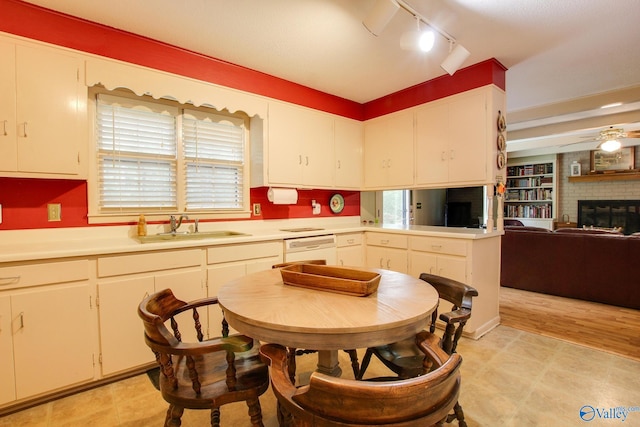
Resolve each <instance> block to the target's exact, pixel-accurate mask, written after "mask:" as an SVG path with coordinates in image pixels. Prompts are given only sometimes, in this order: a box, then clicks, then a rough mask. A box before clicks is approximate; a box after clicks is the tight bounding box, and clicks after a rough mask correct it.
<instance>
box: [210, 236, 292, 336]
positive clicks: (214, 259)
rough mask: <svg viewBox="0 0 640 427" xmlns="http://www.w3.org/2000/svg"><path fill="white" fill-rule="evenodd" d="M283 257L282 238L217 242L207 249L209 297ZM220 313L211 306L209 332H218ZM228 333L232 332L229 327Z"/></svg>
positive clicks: (220, 322)
mask: <svg viewBox="0 0 640 427" xmlns="http://www.w3.org/2000/svg"><path fill="white" fill-rule="evenodd" d="M282 260H283V247H282V241H281V240H278V241H270V242H260V243H246V244H240V245H221V246H214V247H210V248H208V249H207V288H208V291H209V296H216V295H217V294H218V291H219V290H220V288H221V287H222V286H223V285H224V284H225V283H227V282H230V281H232V280H234V279H237V278H239V277H242V276H245V275H247V274H251V273H256V272H258V271H263V270H268V269H270V268H271V267H272V266H273V265H274V264H279V263H281V262H282ZM221 324H222V312H221V311H220V310H218V309H217V308H216V307H211V308H210V312H209V335H210V336H219V335H220V333H221V330H220V325H221ZM232 332H235V331H233V330H232Z"/></svg>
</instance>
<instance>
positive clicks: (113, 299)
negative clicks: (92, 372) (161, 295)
mask: <svg viewBox="0 0 640 427" xmlns="http://www.w3.org/2000/svg"><path fill="white" fill-rule="evenodd" d="M153 292H154V278H153V276H145V277H138V278H133V279H122V280H114V281H108V282H107V281H105V282H102V283H98V297H99V304H100V305H99V313H100V344H101V356H102V374H103V375H111V374H114V373H117V372H120V371H123V370H126V369H130V368H134V367H136V366H141V365H144V364H147V363H151V362H153V361H154V360H155V357H154V355H153V352H152V351H151V349H150V348H149V347H148V346H147V345H146V344H145V342H144V327H143V326H142V320H140V317H138V312H137V307H138V305H139V304H140V301H142V300H143V299H144V298H145V297H146V296H147V295H151V294H152V293H153Z"/></svg>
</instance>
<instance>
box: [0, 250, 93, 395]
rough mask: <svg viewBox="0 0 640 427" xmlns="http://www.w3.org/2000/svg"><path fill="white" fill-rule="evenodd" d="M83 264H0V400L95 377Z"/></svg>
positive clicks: (90, 310)
mask: <svg viewBox="0 0 640 427" xmlns="http://www.w3.org/2000/svg"><path fill="white" fill-rule="evenodd" d="M88 266H89V263H88V261H87V260H69V261H51V262H38V263H28V262H26V263H15V264H3V265H2V266H0V285H2V289H3V292H2V293H0V308H1V311H0V328H2V330H0V353H1V354H2V367H1V368H0V372H2V373H3V374H6V377H5V376H3V377H2V386H0V387H1V388H0V389H1V391H0V396H1V397H0V402H4V403H8V402H11V400H13V399H25V398H29V397H31V396H35V395H38V394H41V393H46V392H50V391H53V390H56V389H59V388H63V387H67V386H72V385H77V384H80V383H85V382H89V381H91V380H93V379H94V361H95V351H94V350H95V348H96V343H97V335H96V333H95V329H94V328H95V322H94V321H93V319H94V316H95V312H94V307H95V305H94V304H93V302H92V299H93V298H92V297H93V293H92V291H91V286H90V284H89V280H88V279H89V268H88ZM5 371H6V372H5Z"/></svg>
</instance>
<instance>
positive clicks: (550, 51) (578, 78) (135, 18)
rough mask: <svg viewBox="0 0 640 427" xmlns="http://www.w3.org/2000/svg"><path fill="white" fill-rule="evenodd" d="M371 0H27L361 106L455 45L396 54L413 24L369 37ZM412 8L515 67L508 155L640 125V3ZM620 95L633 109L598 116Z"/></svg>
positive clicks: (401, 20)
mask: <svg viewBox="0 0 640 427" xmlns="http://www.w3.org/2000/svg"><path fill="white" fill-rule="evenodd" d="M375 1H376V0H182V1H176V0H110V1H86V0H29V1H28V2H29V3H33V4H37V5H40V6H43V7H46V8H49V9H53V10H57V11H60V12H64V13H67V14H70V15H73V16H77V17H81V18H84V19H87V20H90V21H94V22H98V23H102V24H105V25H108V26H111V27H115V28H118V29H122V30H125V31H130V32H132V33H136V34H140V35H144V36H147V37H150V38H152V39H156V40H160V41H163V42H166V43H169V44H172V45H176V46H180V47H183V48H186V49H189V50H192V51H195V52H199V53H202V54H205V55H208V56H211V57H215V58H219V59H223V60H226V61H228V62H231V63H234V64H238V65H242V66H245V67H248V68H251V69H254V70H258V71H261V72H264V73H267V74H271V75H274V76H278V77H281V78H284V79H286V80H290V81H292V82H296V83H299V84H302V85H305V86H309V87H311V88H314V89H318V90H320V91H323V92H327V93H330V94H333V95H337V96H340V97H343V98H346V99H350V100H353V101H357V102H361V103H363V102H367V101H371V100H373V99H376V98H379V97H381V96H384V95H387V94H389V93H392V92H395V91H398V90H401V89H404V88H407V87H410V86H413V85H415V84H418V83H422V82H424V81H427V80H430V79H433V78H435V77H438V76H440V75H443V74H445V72H444V71H443V70H442V69H441V68H440V63H441V62H442V61H443V60H444V58H445V57H446V55H447V53H448V48H449V46H448V43H447V41H446V40H445V39H444V38H442V37H436V47H435V48H434V50H433V51H432V52H430V53H429V54H419V53H416V52H409V51H404V50H401V49H400V46H399V39H400V36H401V34H402V33H403V32H404V31H406V30H410V29H414V28H415V25H416V24H415V20H414V19H413V17H412V16H411V15H410V14H409V13H407V12H405V11H403V10H400V11H398V13H397V14H396V15H395V17H394V18H393V19H392V20H391V22H390V24H389V25H388V26H387V28H386V29H385V30H384V31H383V32H382V34H381V35H380V36H378V37H375V36H373V35H372V34H371V33H369V32H368V31H367V30H366V29H365V27H364V26H363V25H362V20H363V19H364V17H365V16H366V15H367V13H368V12H369V10H371V8H372V7H373V6H374V4H375ZM405 2H406V3H407V4H409V5H410V6H411V7H412V8H413V9H415V10H417V11H418V12H419V13H420V14H421V15H422V16H424V17H426V18H427V19H428V20H429V21H431V22H432V23H433V24H434V25H436V26H437V27H439V28H441V29H443V30H444V31H446V32H447V33H449V34H450V35H452V36H453V37H454V38H455V39H456V40H457V41H458V42H459V43H460V44H462V45H463V46H464V47H465V48H467V49H468V50H469V51H470V52H471V55H470V57H469V58H468V59H467V60H466V61H465V63H464V64H463V67H464V66H468V65H471V64H474V63H477V62H481V61H483V60H486V59H489V58H496V59H497V60H498V61H500V62H501V63H502V64H503V65H504V66H505V67H507V68H508V71H507V119H508V122H509V128H508V131H509V135H508V136H509V138H508V139H509V147H510V148H509V150H510V151H513V150H514V149H515V148H514V147H516V146H517V143H518V142H520V141H519V140H524V142H528V143H529V142H531V141H534V142H538V143H540V144H542V143H543V142H544V141H543V140H544V139H545V138H546V137H548V136H549V135H550V134H558V133H567V132H569V135H572V134H573V133H575V132H582V133H581V134H580V135H578V134H575V135H573V136H574V138H573V140H575V141H579V140H584V139H580V138H579V136H583V135H584V134H585V131H584V129H587V131H586V132H587V134H590V135H595V134H596V133H597V131H598V130H599V129H601V128H604V127H607V126H609V125H614V124H615V125H618V124H622V125H624V126H623V127H624V128H625V130H626V129H627V128H628V129H629V130H631V129H632V127H631V126H634V124H635V125H636V127H633V129H638V127H640V126H637V125H638V123H639V122H640V48H639V47H638V42H639V41H640V23H639V21H640V1H638V0H616V1H615V2H612V1H609V0H508V1H507V0H428V1H427V0H405ZM618 99H620V100H621V101H623V102H626V103H627V106H625V107H622V109H626V110H628V111H615V110H607V111H604V110H600V109H599V106H600V105H603V104H605V103H609V102H612V100H618ZM634 102H635V105H633V104H632V103H634ZM629 104H631V105H632V106H631V107H629ZM618 110H620V109H618ZM605 113H606V114H609V115H608V116H607V117H606V118H604V119H602V116H603V114H605ZM612 113H615V114H612ZM539 119H545V122H540V121H538V120H539ZM558 123H560V125H558ZM553 126H555V128H553ZM552 128H553V129H552ZM541 137H544V138H541ZM576 138H577V139H576ZM573 140H572V141H573ZM631 141H638V143H640V139H639V140H631ZM553 145H557V144H553ZM592 148H595V147H591V148H584V149H592Z"/></svg>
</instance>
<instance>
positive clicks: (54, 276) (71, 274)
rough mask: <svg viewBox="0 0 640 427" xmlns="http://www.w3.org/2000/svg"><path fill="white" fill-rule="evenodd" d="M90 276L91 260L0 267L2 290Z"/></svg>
mask: <svg viewBox="0 0 640 427" xmlns="http://www.w3.org/2000/svg"><path fill="white" fill-rule="evenodd" d="M88 278H89V260H86V259H78V260H71V261H52V262H41V263H35V264H19V265H11V266H6V267H0V290H3V289H11V288H22V287H27V286H38V285H48V284H53V283H66V282H75V281H79V280H87V279H88Z"/></svg>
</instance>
